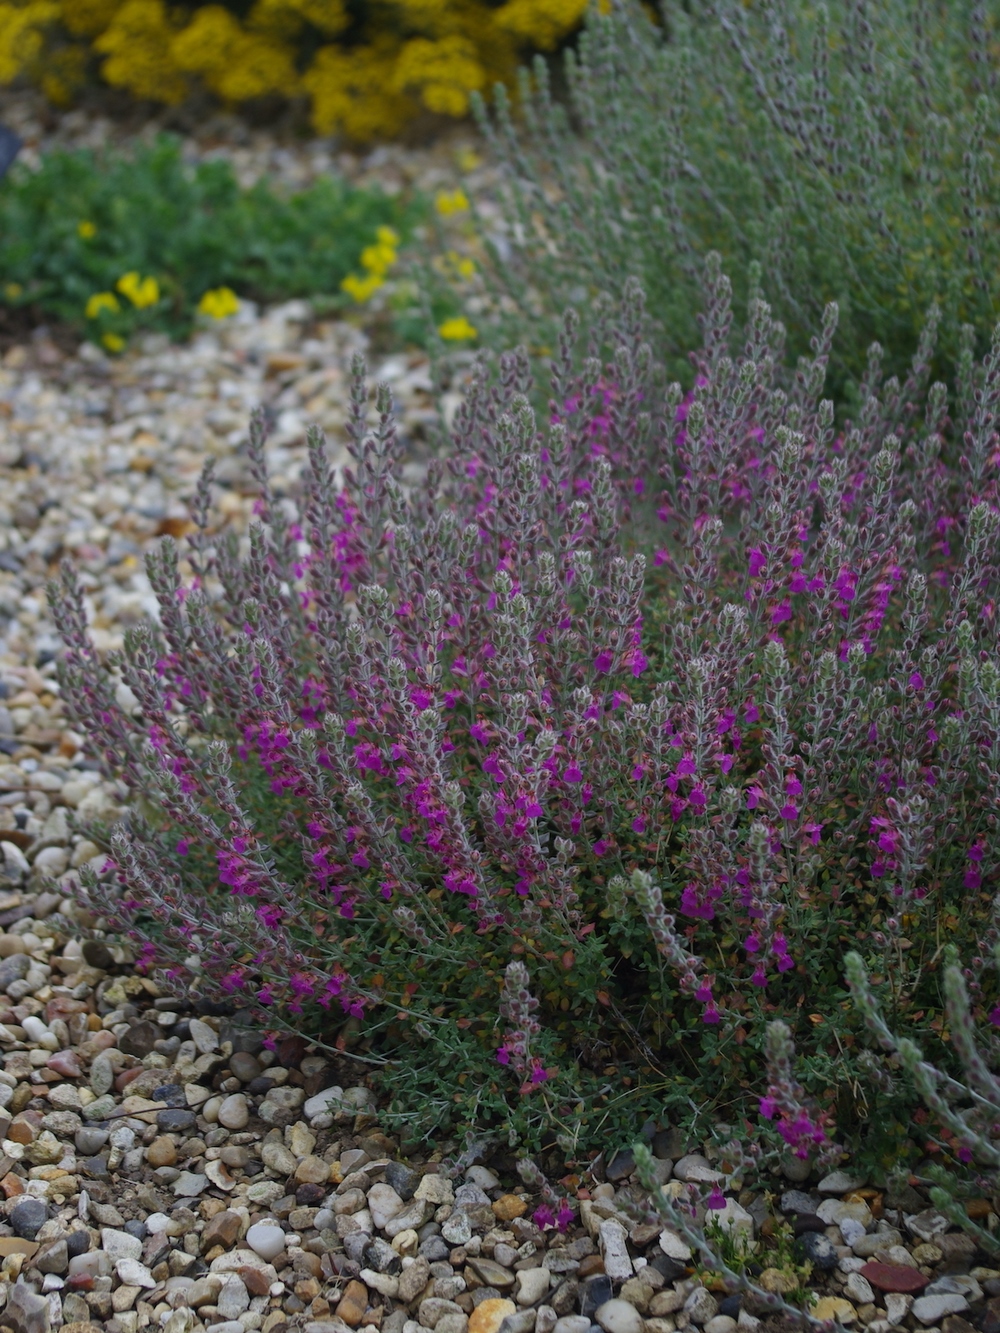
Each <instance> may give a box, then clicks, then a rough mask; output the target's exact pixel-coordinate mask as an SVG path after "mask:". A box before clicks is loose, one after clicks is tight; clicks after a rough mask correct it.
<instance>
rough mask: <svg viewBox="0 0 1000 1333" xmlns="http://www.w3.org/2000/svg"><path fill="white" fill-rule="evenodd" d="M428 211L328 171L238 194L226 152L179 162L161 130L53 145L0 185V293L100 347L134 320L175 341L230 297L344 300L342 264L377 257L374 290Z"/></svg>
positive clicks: (173, 143)
mask: <svg viewBox="0 0 1000 1333" xmlns="http://www.w3.org/2000/svg"><path fill="white" fill-rule="evenodd" d="M426 211H427V206H426V205H425V204H423V203H422V201H421V200H420V198H419V197H417V196H415V195H414V196H411V197H406V198H404V197H403V196H401V195H397V196H393V197H390V196H389V195H388V194H386V193H384V192H383V191H381V190H380V189H377V188H359V187H355V186H350V185H348V184H346V183H345V182H343V181H342V180H339V179H338V178H336V177H332V176H327V177H324V178H322V179H320V180H318V181H317V182H316V183H315V184H314V185H312V186H310V188H309V189H307V190H303V191H302V192H300V193H298V194H293V195H290V196H288V197H282V196H281V195H279V194H277V193H275V192H273V191H272V190H270V189H269V188H268V187H267V185H266V184H264V183H258V184H257V185H255V186H253V187H252V188H251V189H248V190H244V189H241V188H240V186H239V184H238V183H237V181H236V177H235V175H234V173H233V171H232V168H231V167H230V165H229V164H228V163H227V162H224V161H212V162H202V163H200V164H198V165H197V166H189V165H188V164H186V163H185V162H184V159H183V155H182V151H181V145H180V143H179V141H177V140H176V139H172V138H170V137H169V136H162V137H160V138H159V139H157V140H156V141H155V142H153V143H152V144H147V145H140V146H138V147H136V149H135V151H134V152H132V153H126V152H114V153H108V154H106V155H102V156H100V157H95V156H94V155H93V154H90V153H87V152H54V153H51V154H49V155H47V156H46V157H45V158H44V159H43V162H42V166H41V169H40V170H38V171H35V172H31V171H29V170H27V169H26V168H20V167H15V169H14V170H13V172H12V173H11V175H10V177H9V178H8V179H6V180H5V181H4V182H3V183H2V184H0V280H2V283H3V286H2V287H0V301H2V303H3V304H5V305H7V306H8V307H13V308H15V309H27V310H32V311H36V312H37V313H38V315H39V317H42V318H48V319H50V320H51V319H55V320H58V321H60V322H62V323H63V324H66V325H69V326H70V327H71V328H73V329H74V330H75V331H76V332H78V333H80V334H83V335H84V336H86V337H89V338H91V339H93V340H95V341H100V342H102V343H103V344H104V346H105V347H106V348H108V350H110V351H120V350H121V349H122V347H124V345H125V343H126V342H127V339H128V337H129V335H130V334H131V333H132V332H134V331H135V330H137V329H140V328H142V329H154V330H160V331H162V332H165V333H168V334H170V335H171V337H174V338H177V337H182V336H184V335H186V334H187V333H189V332H190V331H191V328H192V327H193V325H194V322H195V320H196V317H197V316H199V315H201V316H203V317H204V318H207V319H221V318H225V317H226V316H228V315H232V314H234V313H235V312H236V310H237V309H238V306H239V298H240V297H245V298H249V299H252V300H255V301H280V300H286V299H289V298H292V297H312V298H314V299H318V298H322V300H323V301H324V302H325V303H326V304H327V305H330V304H331V303H333V304H334V305H336V304H340V305H342V306H344V307H349V306H350V305H351V304H352V300H351V297H352V292H351V287H350V280H349V276H350V274H351V273H352V271H353V270H354V269H355V268H356V267H357V266H358V265H361V266H363V265H364V264H365V262H366V260H365V256H366V255H367V256H368V257H369V259H371V258H372V255H373V254H376V255H377V258H378V259H379V262H380V263H381V264H382V265H383V267H382V268H381V272H380V274H379V275H376V274H373V273H369V278H370V279H371V278H373V277H377V279H378V281H377V282H376V284H375V285H376V286H377V285H378V283H380V282H381V281H382V280H383V279H384V276H385V273H386V272H387V271H388V268H389V267H390V266H391V262H394V261H395V247H396V246H397V245H398V244H399V242H400V241H401V239H403V238H404V237H407V236H409V235H410V233H411V231H412V229H413V226H414V225H415V223H416V221H417V219H418V218H419V216H420V215H421V213H422V212H426ZM389 238H391V240H392V243H391V244H388V243H387V242H388V240H389ZM390 257H391V258H390ZM373 262H374V261H373ZM344 287H346V288H347V290H346V291H342V288H344ZM373 291H374V287H372V289H371V290H370V291H368V293H367V295H368V296H370V295H371V294H372V293H373Z"/></svg>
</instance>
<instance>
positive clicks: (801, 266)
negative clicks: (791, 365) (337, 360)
mask: <svg viewBox="0 0 1000 1333" xmlns="http://www.w3.org/2000/svg"><path fill="white" fill-rule="evenodd" d="M663 17H664V21H663V24H662V26H660V25H659V24H658V23H654V22H653V21H652V20H651V19H650V18H649V17H648V16H647V14H646V12H645V11H644V10H642V9H640V7H639V6H638V5H634V6H633V5H630V4H621V5H616V6H614V8H613V9H612V11H611V12H610V13H608V14H606V15H601V14H599V13H593V14H592V15H591V17H590V19H589V20H588V26H587V29H586V31H585V32H584V34H583V35H582V37H581V41H580V46H579V52H578V54H574V52H573V51H572V50H571V51H568V52H567V53H566V57H565V73H566V82H567V84H568V87H569V112H570V114H569V115H567V108H566V107H565V106H564V105H563V104H562V102H561V101H560V100H558V99H556V98H554V97H553V96H552V95H551V93H550V91H549V88H548V83H547V73H546V67H545V65H544V63H543V62H541V61H538V62H537V63H536V68H535V78H534V88H533V90H532V89H531V87H530V86H529V84H530V82H531V81H530V80H528V79H527V78H526V79H525V84H524V90H523V91H524V99H523V104H522V110H523V113H524V114H523V123H522V124H521V126H520V127H515V125H514V124H513V122H512V120H511V118H510V115H509V112H508V111H507V109H506V104H505V101H504V99H503V97H502V96H499V97H498V102H497V115H496V117H495V119H494V121H493V124H492V127H490V126H489V125H488V123H487V122H485V121H484V124H487V128H488V129H489V133H490V136H491V139H492V141H493V144H494V147H495V149H496V150H497V152H498V153H499V155H500V157H501V158H502V160H503V161H504V162H505V163H506V168H507V177H508V184H509V191H508V196H507V202H506V218H507V224H508V225H507V228H506V231H505V234H504V236H503V238H502V240H503V244H502V247H501V248H497V247H496V246H494V252H495V260H496V263H495V267H494V269H493V271H492V273H489V272H488V273H487V277H488V278H490V277H491V278H492V293H493V296H494V298H496V303H495V309H494V318H493V320H491V321H488V322H485V324H484V332H490V335H491V336H492V337H493V338H495V339H496V340H497V342H498V345H500V346H510V345H511V344H512V343H513V342H514V341H515V340H522V339H523V340H524V341H526V342H527V343H529V345H531V346H533V347H537V346H552V345H554V339H555V337H556V331H557V327H558V320H559V318H560V317H561V314H562V311H563V310H564V309H565V308H566V306H567V304H573V305H575V306H577V308H580V309H582V308H583V307H584V305H585V303H586V302H587V300H588V299H589V298H590V297H591V296H592V294H593V293H595V292H606V291H612V292H618V291H620V290H621V283H622V281H623V276H627V275H630V274H631V275H634V276H636V277H638V278H639V279H640V280H641V281H642V283H643V286H644V288H645V289H646V291H647V294H648V297H649V304H650V310H651V311H652V313H653V314H654V315H655V316H656V318H657V320H658V321H659V323H660V325H661V328H660V333H659V340H660V343H661V345H662V346H663V347H664V348H665V350H666V352H667V353H668V354H671V355H674V356H678V357H679V358H681V359H680V361H679V364H680V366H681V367H683V358H684V357H685V356H686V353H687V350H688V349H689V347H690V346H691V345H692V338H693V337H694V336H696V335H695V331H694V325H693V312H694V311H695V310H696V308H697V301H696V292H697V286H698V281H699V273H700V270H701V264H702V262H703V257H704V256H705V254H706V253H707V252H708V251H709V250H716V251H719V252H720V253H721V254H722V255H723V257H724V260H725V262H726V264H727V266H731V268H732V271H733V272H734V274H738V275H739V276H740V278H741V279H744V280H746V281H745V282H741V287H740V290H739V292H738V301H737V304H738V307H739V309H740V311H741V312H742V310H743V309H744V301H750V300H752V299H753V297H754V296H755V295H756V294H757V290H756V283H757V281H758V280H759V272H760V270H757V273H758V277H757V278H755V277H754V272H755V270H754V268H753V266H752V262H751V261H757V262H758V263H759V264H760V266H761V269H762V271H763V274H764V289H763V294H764V296H765V297H766V299H768V300H769V301H771V302H772V304H773V306H774V308H775V311H776V314H777V315H778V317H779V318H781V319H782V320H783V322H784V323H785V324H786V326H787V327H788V329H789V333H790V338H791V346H792V348H793V350H794V351H795V352H796V353H800V352H801V353H804V354H807V353H808V340H809V337H810V335H811V332H812V329H813V328H814V326H815V325H816V323H817V322H818V320H819V318H820V315H821V312H822V308H823V305H824V304H825V303H826V302H827V301H829V300H836V301H838V302H839V303H840V307H841V313H842V319H843V324H844V327H843V333H844V335H845V336H844V338H843V339H842V340H841V343H840V345H839V347H838V349H837V351H836V354H835V357H834V363H833V367H832V369H833V372H834V381H833V387H834V389H835V391H836V392H835V395H834V396H835V397H839V396H840V393H841V391H842V388H843V380H844V377H845V375H849V376H850V377H852V378H854V379H860V377H861V375H862V374H863V372H864V349H865V348H866V347H867V345H868V343H869V342H871V341H872V340H878V341H879V342H880V343H881V344H882V346H883V347H884V348H885V350H886V355H887V357H888V359H889V367H890V370H891V371H892V372H894V373H897V374H900V375H902V374H904V373H905V367H906V364H907V361H908V359H909V357H910V356H911V355H912V353H913V351H914V349H915V347H916V344H917V340H918V337H919V333H920V328H921V325H922V322H923V319H924V313H925V311H926V310H927V309H928V307H929V306H930V305H931V304H932V302H934V303H937V305H938V306H939V307H940V309H941V311H942V329H941V334H942V337H941V353H942V354H943V358H944V359H943V361H942V364H952V363H953V361H954V358H955V357H956V356H957V354H958V342H959V332H960V329H961V326H962V325H963V324H964V323H971V324H973V325H974V326H975V328H976V332H977V337H978V338H979V339H980V340H981V345H984V344H985V340H986V339H988V337H989V333H990V330H991V328H992V326H993V323H994V321H995V320H996V318H997V315H998V310H997V306H996V282H995V275H996V272H997V268H998V265H1000V233H998V231H997V228H996V227H994V226H991V225H990V222H989V219H990V218H991V217H992V216H993V215H994V214H995V210H996V208H997V204H998V200H1000V177H998V174H997V158H996V155H995V154H994V153H993V152H992V150H991V143H992V141H993V139H994V138H995V133H996V131H995V127H996V125H997V120H998V113H1000V103H998V100H997V51H998V44H997V37H998V33H997V16H996V12H995V11H994V10H993V9H991V8H990V7H989V6H983V5H981V4H978V3H976V2H975V0H960V3H957V4H950V5H948V6H947V7H941V6H933V5H932V6H926V5H917V4H912V3H910V0H892V3H888V4H881V5H867V4H864V5H860V6H859V5H857V4H854V3H849V2H848V0H834V2H833V3H831V4H829V5H824V6H810V5H802V4H793V5H778V6H776V5H769V4H768V5H761V4H747V3H742V2H741V0H713V2H712V3H708V4H699V5H693V6H692V5H681V4H676V3H668V4H666V5H665V6H664V8H663ZM482 231H483V234H484V239H485V240H486V241H487V243H488V244H489V243H491V242H492V241H493V239H495V237H496V234H497V231H496V222H495V219H492V218H488V219H486V220H485V221H484V223H483V225H482ZM501 298H502V299H501ZM672 373H677V372H676V371H675V370H673V367H672ZM855 406H857V405H856V404H855Z"/></svg>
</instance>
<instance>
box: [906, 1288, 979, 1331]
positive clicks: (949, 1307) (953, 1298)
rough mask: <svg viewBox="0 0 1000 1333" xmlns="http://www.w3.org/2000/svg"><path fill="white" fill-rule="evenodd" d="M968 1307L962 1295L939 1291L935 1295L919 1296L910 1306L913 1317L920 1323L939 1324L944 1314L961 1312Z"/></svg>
mask: <svg viewBox="0 0 1000 1333" xmlns="http://www.w3.org/2000/svg"><path fill="white" fill-rule="evenodd" d="M968 1308H969V1302H968V1301H967V1300H966V1299H965V1297H964V1296H961V1295H959V1294H958V1293H957V1292H956V1293H950V1292H939V1293H938V1294H937V1295H935V1296H920V1297H918V1298H917V1299H916V1300H915V1301H914V1302H913V1305H912V1306H911V1308H910V1313H911V1314H912V1315H913V1317H914V1319H916V1320H917V1321H918V1323H921V1324H940V1322H941V1320H942V1319H943V1318H944V1317H945V1315H949V1314H963V1313H964V1312H965V1311H966V1310H967V1309H968Z"/></svg>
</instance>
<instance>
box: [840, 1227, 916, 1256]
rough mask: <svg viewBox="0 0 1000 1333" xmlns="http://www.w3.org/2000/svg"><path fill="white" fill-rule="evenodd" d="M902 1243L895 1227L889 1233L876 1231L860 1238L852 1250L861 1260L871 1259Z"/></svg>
mask: <svg viewBox="0 0 1000 1333" xmlns="http://www.w3.org/2000/svg"><path fill="white" fill-rule="evenodd" d="M841 1230H843V1227H841ZM901 1241H902V1236H900V1234H899V1232H898V1231H897V1230H896V1229H895V1227H893V1228H891V1229H890V1230H888V1231H875V1232H873V1233H872V1234H871V1235H867V1234H866V1235H863V1236H859V1237H858V1239H857V1240H856V1241H855V1242H854V1243H853V1245H852V1246H851V1249H852V1250H853V1251H854V1253H855V1254H856V1255H858V1257H859V1258H861V1259H871V1258H873V1257H874V1255H875V1254H876V1252H877V1251H878V1250H888V1249H891V1248H892V1246H893V1245H899V1244H900V1242H901Z"/></svg>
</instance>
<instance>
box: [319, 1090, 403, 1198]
mask: <svg viewBox="0 0 1000 1333" xmlns="http://www.w3.org/2000/svg"><path fill="white" fill-rule="evenodd" d="M308 1106H309V1102H306V1107H308ZM384 1175H385V1183H386V1184H387V1185H391V1186H392V1188H393V1189H394V1190H395V1191H396V1193H397V1194H398V1195H399V1197H400V1198H401V1199H402V1200H403V1202H404V1203H409V1201H410V1200H411V1199H412V1198H413V1191H414V1190H415V1189H416V1188H417V1184H418V1183H419V1180H420V1177H419V1176H418V1175H417V1173H416V1172H415V1171H411V1170H410V1168H409V1167H408V1166H404V1165H403V1163H402V1162H389V1163H387V1164H386V1168H385V1172H384Z"/></svg>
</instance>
